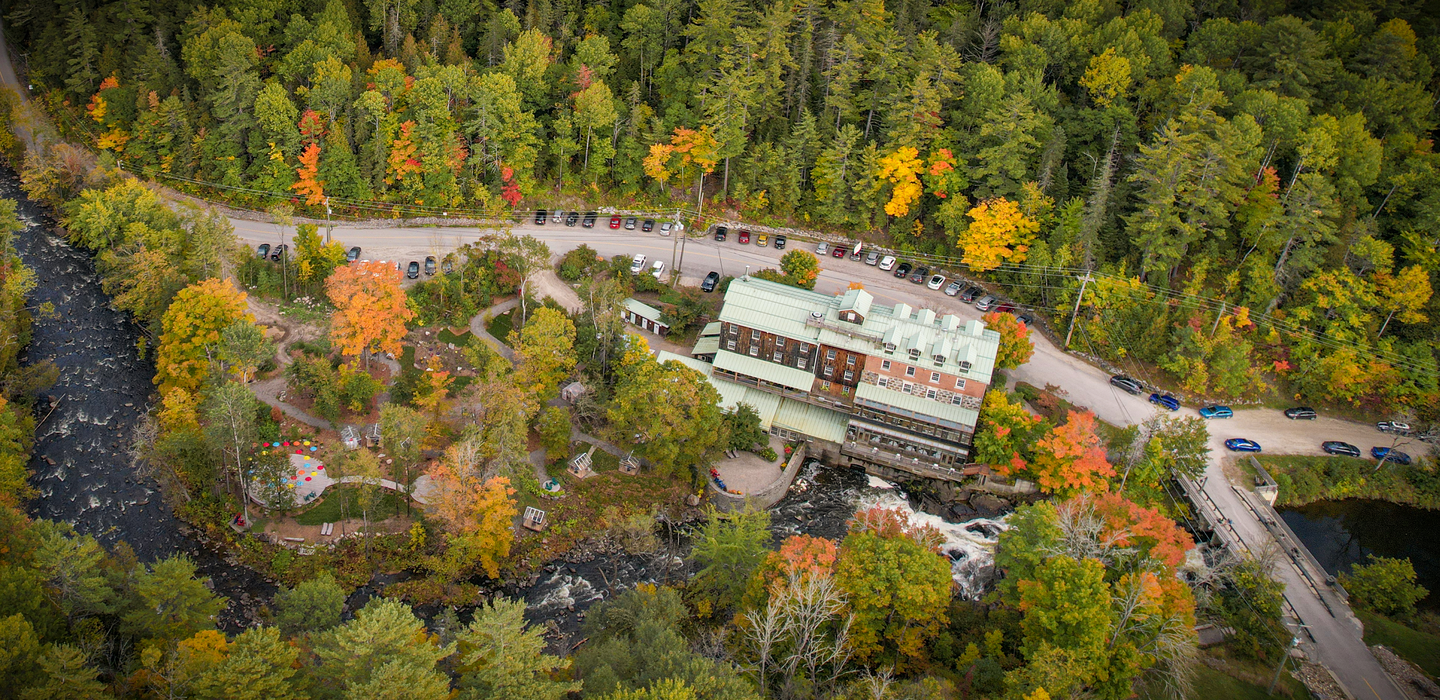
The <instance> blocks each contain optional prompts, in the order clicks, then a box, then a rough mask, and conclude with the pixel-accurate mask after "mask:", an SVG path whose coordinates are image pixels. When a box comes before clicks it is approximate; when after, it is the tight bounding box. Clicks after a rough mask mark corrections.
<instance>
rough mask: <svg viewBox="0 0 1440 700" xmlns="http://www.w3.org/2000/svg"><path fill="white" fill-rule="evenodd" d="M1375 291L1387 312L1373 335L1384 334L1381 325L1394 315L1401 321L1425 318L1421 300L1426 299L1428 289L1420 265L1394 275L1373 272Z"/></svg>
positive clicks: (1409, 321) (1428, 277)
mask: <svg viewBox="0 0 1440 700" xmlns="http://www.w3.org/2000/svg"><path fill="white" fill-rule="evenodd" d="M1375 291H1376V292H1377V293H1378V296H1379V297H1380V302H1381V303H1382V304H1384V305H1385V308H1386V310H1387V311H1388V312H1389V314H1388V315H1387V316H1386V317H1385V323H1383V324H1381V325H1380V332H1379V333H1377V334H1376V335H1377V337H1378V336H1380V335H1384V334H1385V328H1386V327H1388V326H1389V325H1390V319H1392V318H1396V317H1397V316H1398V317H1399V318H1400V321H1401V322H1402V323H1424V322H1425V319H1426V316H1425V311H1424V309H1425V303H1426V302H1428V301H1430V295H1431V293H1432V290H1431V288H1430V275H1428V274H1426V272H1425V270H1424V268H1422V267H1420V266H1419V265H1411V266H1410V267H1407V268H1405V269H1403V270H1401V271H1400V273H1399V274H1397V275H1394V276H1391V275H1389V274H1385V273H1382V272H1377V273H1375Z"/></svg>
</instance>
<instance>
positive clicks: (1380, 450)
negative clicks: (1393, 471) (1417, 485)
mask: <svg viewBox="0 0 1440 700" xmlns="http://www.w3.org/2000/svg"><path fill="white" fill-rule="evenodd" d="M1386 455H1389V456H1390V458H1389V459H1385V456H1386ZM1370 456H1371V457H1374V458H1375V459H1384V460H1385V461H1387V462H1389V463H1391V464H1398V465H1400V466H1402V467H1408V466H1410V455H1407V454H1405V453H1404V452H1401V451H1400V450H1392V449H1390V448H1388V447H1372V448H1370Z"/></svg>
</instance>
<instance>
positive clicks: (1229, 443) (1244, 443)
mask: <svg viewBox="0 0 1440 700" xmlns="http://www.w3.org/2000/svg"><path fill="white" fill-rule="evenodd" d="M1225 449H1227V450H1230V451H1231V452H1259V451H1260V443H1258V442H1255V441H1254V440H1250V439H1248V438H1230V439H1229V440H1226V441H1225Z"/></svg>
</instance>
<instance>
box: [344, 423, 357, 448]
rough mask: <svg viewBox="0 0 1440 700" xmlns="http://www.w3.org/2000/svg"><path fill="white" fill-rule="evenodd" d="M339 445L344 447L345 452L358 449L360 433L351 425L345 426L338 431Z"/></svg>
mask: <svg viewBox="0 0 1440 700" xmlns="http://www.w3.org/2000/svg"><path fill="white" fill-rule="evenodd" d="M340 443H341V444H343V445H345V449H347V450H358V449H360V431H359V430H357V429H356V428H355V426H353V425H347V426H345V427H343V428H341V429H340Z"/></svg>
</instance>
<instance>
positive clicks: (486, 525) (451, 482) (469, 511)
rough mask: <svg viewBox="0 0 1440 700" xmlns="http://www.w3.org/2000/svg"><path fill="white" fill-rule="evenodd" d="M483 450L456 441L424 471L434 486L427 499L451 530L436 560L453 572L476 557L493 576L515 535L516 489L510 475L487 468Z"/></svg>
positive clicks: (437, 516)
mask: <svg viewBox="0 0 1440 700" xmlns="http://www.w3.org/2000/svg"><path fill="white" fill-rule="evenodd" d="M483 453H484V448H483V447H482V446H480V445H478V444H476V443H474V442H470V441H467V442H461V443H456V444H455V445H451V446H450V448H449V449H447V450H446V451H445V456H444V458H442V459H440V460H438V461H436V462H435V463H434V464H433V465H432V466H431V467H430V469H429V471H428V474H429V476H430V483H431V484H432V486H433V489H432V490H431V492H430V495H429V496H428V498H427V500H428V501H429V503H430V507H431V509H432V511H433V512H434V514H435V517H436V518H438V519H439V520H440V522H441V523H443V524H444V526H445V530H446V531H447V532H448V533H449V534H450V539H449V544H450V547H449V550H450V551H448V552H447V553H446V557H445V559H444V560H443V561H442V562H441V563H440V566H441V567H442V568H444V569H445V570H446V571H447V573H449V574H450V575H452V576H455V575H459V574H461V573H463V571H464V569H466V568H468V567H469V566H470V565H472V564H475V563H478V564H480V566H481V568H483V569H484V570H485V573H487V574H489V575H490V577H491V578H494V577H497V576H499V575H500V560H501V559H504V558H505V557H506V556H508V555H509V554H510V544H511V542H512V541H513V540H514V537H515V535H514V532H513V531H512V529H511V525H512V521H513V520H514V518H515V513H516V507H515V500H514V499H513V498H511V496H513V495H514V494H515V489H512V488H510V480H509V479H506V478H505V477H502V476H493V475H489V474H488V473H487V472H488V471H489V470H488V469H486V462H485V460H484V454H483Z"/></svg>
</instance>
